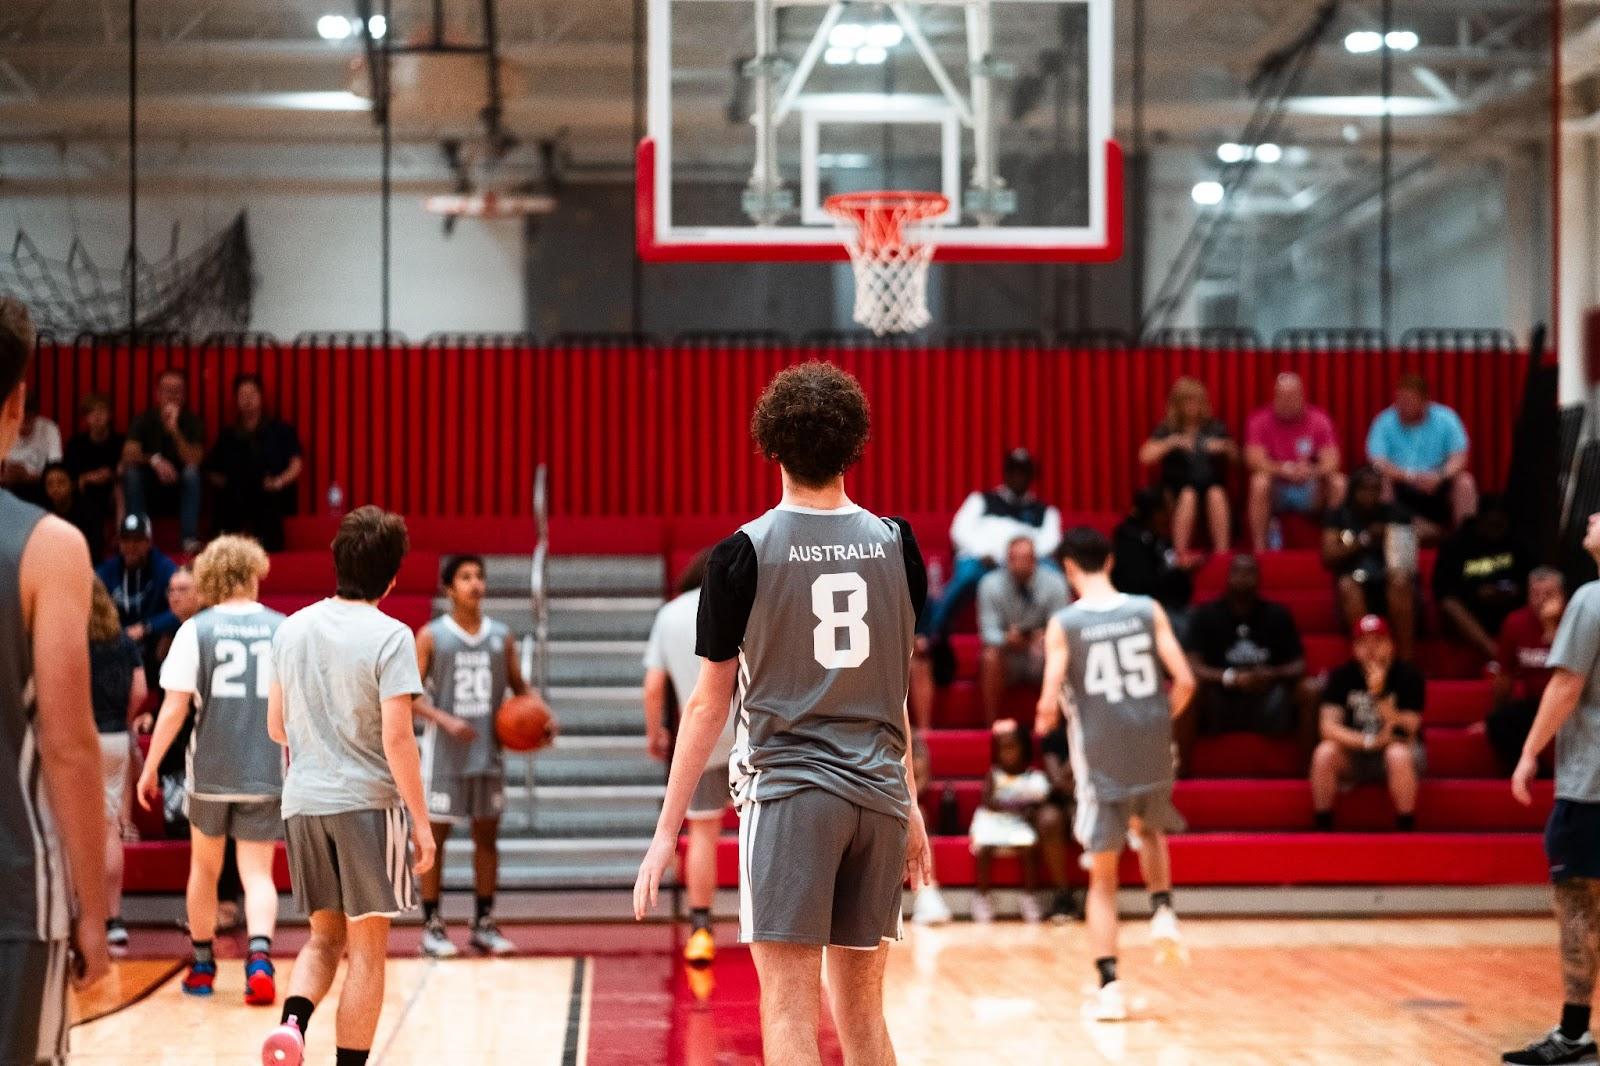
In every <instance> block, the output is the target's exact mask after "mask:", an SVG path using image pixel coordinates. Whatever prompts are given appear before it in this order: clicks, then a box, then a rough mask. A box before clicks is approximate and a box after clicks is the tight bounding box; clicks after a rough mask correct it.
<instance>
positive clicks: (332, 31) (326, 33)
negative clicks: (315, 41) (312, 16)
mask: <svg viewBox="0 0 1600 1066" xmlns="http://www.w3.org/2000/svg"><path fill="white" fill-rule="evenodd" d="M354 32H355V27H353V26H351V25H350V20H349V19H347V18H345V17H344V16H343V15H323V16H322V17H321V18H319V19H318V20H317V36H318V37H321V38H322V39H323V40H324V41H342V40H344V39H345V38H346V37H348V36H350V35H351V34H352V33H354Z"/></svg>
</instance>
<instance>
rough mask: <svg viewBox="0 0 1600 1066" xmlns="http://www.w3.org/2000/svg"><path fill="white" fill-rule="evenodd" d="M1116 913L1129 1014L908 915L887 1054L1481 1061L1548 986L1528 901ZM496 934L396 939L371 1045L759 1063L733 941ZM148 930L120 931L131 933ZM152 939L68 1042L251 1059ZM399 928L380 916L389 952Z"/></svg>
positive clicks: (1059, 967)
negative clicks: (1289, 913) (1172, 952)
mask: <svg viewBox="0 0 1600 1066" xmlns="http://www.w3.org/2000/svg"><path fill="white" fill-rule="evenodd" d="M1124 930H1125V931H1124V938H1123V941H1124V942H1123V963H1122V976H1123V978H1124V980H1125V983H1126V984H1127V986H1128V990H1129V993H1130V1001H1131V1004H1132V1007H1133V1013H1134V1017H1133V1019H1132V1020H1131V1021H1128V1022H1126V1023H1121V1024H1096V1023H1093V1022H1089V1021H1087V1020H1085V1018H1084V1017H1083V1014H1082V1004H1083V1002H1084V996H1085V994H1086V993H1087V992H1088V991H1089V990H1090V988H1091V987H1092V984H1093V981H1092V968H1091V966H1090V963H1089V958H1088V949H1087V945H1086V943H1085V939H1084V933H1083V928H1082V926H1079V925H1072V926H1068V927H1063V928H1052V927H1044V928H1027V927H1024V926H1021V925H1018V924H1015V923H998V924H996V925H993V926H989V927H979V926H973V925H970V924H966V923H961V924H957V925H953V926H949V927H946V928H942V929H909V928H908V932H907V939H906V942H905V943H903V944H901V945H898V946H897V947H895V948H894V949H893V955H892V958H891V962H890V972H889V989H888V997H887V1006H888V1014H889V1025H890V1029H891V1030H892V1032H893V1033H894V1037H895V1042H896V1047H897V1050H898V1052H899V1057H900V1061H901V1062H902V1063H904V1064H908V1066H915V1064H926V1066H946V1064H968V1063H999V1062H1026V1063H1041V1064H1043V1063H1049V1064H1056V1063H1061V1064H1080V1063H1081V1064H1102V1063H1125V1064H1130V1066H1132V1064H1140V1066H1143V1064H1149V1066H1199V1064H1201V1063H1206V1064H1226V1066H1256V1064H1263V1066H1264V1064H1267V1063H1271V1064H1274V1066H1282V1064H1289V1063H1297V1064H1306V1066H1333V1064H1340V1066H1343V1064H1352V1066H1353V1064H1357V1063H1360V1064H1368V1063H1380V1062H1381V1063H1405V1064H1407V1066H1413V1064H1424V1063H1426V1064H1439V1066H1459V1064H1463V1063H1475V1062H1492V1061H1497V1059H1498V1053H1499V1052H1500V1051H1502V1050H1504V1049H1505V1048H1507V1047H1511V1046H1513V1045H1520V1044H1521V1043H1523V1042H1525V1041H1526V1040H1528V1039H1529V1038H1531V1037H1533V1036H1535V1035H1537V1034H1539V1033H1541V1032H1543V1031H1544V1030H1545V1029H1546V1028H1548V1027H1549V1026H1550V1025H1551V1024H1552V1023H1553V1020H1554V1016H1555V1011H1556V1009H1557V1005H1558V1003H1559V999H1560V989H1559V981H1558V976H1557V960H1556V952H1555V931H1554V926H1553V923H1552V922H1551V921H1549V920H1543V919H1529V918H1461V919H1440V918H1428V919H1400V920H1378V921H1362V920H1351V919H1338V920H1329V921H1316V920H1268V919H1259V918H1252V919H1248V920H1234V919H1207V920H1198V919H1197V920H1191V921H1189V922H1187V923H1186V931H1187V935H1188V941H1189V947H1190V957H1189V959H1188V961H1187V962H1185V963H1180V964H1173V965H1169V966H1161V965H1157V964H1156V963H1155V961H1154V959H1153V957H1152V954H1151V952H1150V950H1149V947H1148V945H1147V942H1146V938H1145V936H1144V927H1143V923H1140V922H1131V921H1130V922H1128V923H1126V924H1125V926H1124ZM459 932H460V931H459V930H458V934H459ZM508 932H509V933H510V935H511V936H512V937H513V938H514V939H515V940H516V941H517V942H518V945H519V947H521V948H523V949H524V950H525V951H527V952H529V953H530V955H529V956H527V957H522V958H516V959H509V960H481V959H470V958H463V959H460V960H451V961H447V962H431V961H426V960H421V959H417V958H415V957H405V956H402V957H397V958H396V959H395V960H394V962H393V963H392V965H391V967H390V970H389V983H388V1000H387V1003H386V1005H385V1008H384V1017H383V1022H382V1025H381V1027H380V1029H379V1032H378V1039H377V1042H376V1045H375V1049H374V1054H373V1059H372V1061H373V1063H374V1066H423V1064H428V1066H436V1064H445V1066H454V1064H462V1066H466V1064H473V1066H476V1064H480V1063H508V1064H509V1063H516V1064H519V1066H522V1064H526V1066H544V1064H549V1066H624V1064H626V1066H640V1064H650V1063H663V1064H671V1066H702V1064H703V1066H746V1064H755V1063H759V1062H760V1061H761V1058H760V1032H759V1028H758V1021H757V1014H756V981H755V972H754V968H753V966H752V965H751V962H750V957H749V954H748V952H746V951H744V950H742V949H739V948H738V947H737V946H733V945H731V944H729V945H727V946H725V947H724V948H723V950H722V952H721V954H720V955H719V957H718V960H717V962H716V964H715V965H714V966H713V967H711V968H710V969H709V970H707V971H689V970H688V969H687V968H686V967H684V966H683V965H682V964H681V963H680V962H678V961H677V958H676V946H677V942H676V937H677V936H679V935H681V929H678V930H675V929H673V928H672V927H669V926H666V925H653V926H646V927H636V926H548V925H546V926H523V927H520V928H515V929H510V930H508ZM719 934H721V935H722V936H723V938H724V940H731V939H732V930H730V929H719ZM300 936H301V934H300V933H299V932H297V931H294V930H287V931H285V935H284V937H283V938H282V940H281V941H280V943H279V945H278V949H279V950H280V951H281V952H283V953H284V955H285V957H284V959H283V960H282V961H281V962H280V964H279V977H280V984H279V988H280V991H281V990H282V988H283V987H284V979H285V978H286V977H287V974H288V972H289V970H290V969H291V968H292V966H293V963H292V961H291V960H290V957H289V956H290V955H291V954H292V951H293V949H294V948H295V947H296V946H298V940H299V937H300ZM149 938H150V936H149V935H148V934H147V936H146V937H144V938H141V937H140V934H139V932H138V931H136V933H135V947H136V949H137V948H139V946H140V942H141V939H145V940H148V939H149ZM461 938H462V939H464V937H461ZM157 943H158V946H159V947H160V948H162V949H164V950H166V951H167V954H166V957H164V958H146V959H143V960H139V961H125V962H123V963H121V964H119V970H118V974H117V983H116V984H114V985H108V986H107V987H106V988H103V989H101V990H100V992H99V994H98V995H97V996H96V997H94V999H93V1001H92V1002H84V1003H81V1004H78V1005H77V1007H78V1013H79V1016H81V1017H84V1018H87V1019H90V1020H86V1021H84V1022H82V1023H81V1024H80V1025H78V1027H77V1028H75V1029H74V1031H73V1051H74V1054H73V1059H72V1061H73V1062H74V1063H79V1064H83V1066H99V1064H109V1063H123V1062H129V1061H139V1062H142V1063H145V1064H148V1066H189V1064H202V1063H204V1064H218V1066H234V1064H239V1066H245V1064H250V1066H253V1064H254V1063H256V1062H258V1061H259V1059H258V1058H257V1053H256V1047H257V1046H258V1041H259V1040H260V1037H261V1034H262V1032H263V1031H264V1030H265V1029H266V1028H267V1027H268V1026H269V1025H270V1024H271V1023H273V1022H275V1021H276V1018H277V1013H276V1011H275V1010H271V1011H269V1010H264V1009H258V1008H250V1007H246V1006H244V1005H243V1003H242V1000H241V998H240V997H241V995H242V983H243V981H242V976H241V972H240V963H239V961H238V953H237V951H233V952H231V953H230V954H231V956H232V957H224V958H223V960H222V966H221V973H220V976H219V980H218V982H217V994H216V996H215V997H214V998H213V999H212V1000H210V1001H205V1000H194V999H190V998H187V997H185V996H184V995H183V994H182V993H181V992H180V991H179V989H178V978H177V975H176V971H175V957H174V956H175V954H176V952H177V951H178V950H180V945H181V943H182V941H181V940H179V939H178V938H176V937H174V936H172V935H171V934H165V935H164V936H159V937H158V940H157ZM414 943H415V935H414V933H412V932H409V931H407V930H401V931H398V932H397V934H396V950H397V951H407V950H410V948H411V946H412V945H414ZM532 953H536V954H532ZM220 954H222V952H221V951H219V955H220ZM337 991H338V986H337V985H335V992H334V996H335V998H336V997H337ZM333 1007H334V1003H333V1002H332V1001H330V1002H329V1003H327V1004H326V1005H324V1006H323V1007H322V1008H320V1009H319V1010H318V1013H317V1017H316V1019H315V1021H314V1023H313V1025H312V1027H311V1040H310V1047H311V1052H312V1053H311V1056H310V1060H309V1061H310V1062H312V1063H315V1064H318V1066H320V1064H322V1063H324V1062H332V1058H333V1031H332V1030H333V1024H332V1023H333V1015H334V1009H333ZM108 1011H109V1012H110V1013H106V1012H108ZM97 1016H98V1017H97ZM824 1044H825V1050H826V1055H825V1061H828V1062H832V1063H837V1062H839V1061H840V1058H839V1055H838V1050H837V1044H836V1042H835V1041H834V1040H833V1038H832V1035H831V1033H826V1034H825V1037H824Z"/></svg>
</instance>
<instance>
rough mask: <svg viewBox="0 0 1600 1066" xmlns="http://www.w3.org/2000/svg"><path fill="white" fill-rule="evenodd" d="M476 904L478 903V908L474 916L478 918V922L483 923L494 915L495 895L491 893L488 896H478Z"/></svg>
mask: <svg viewBox="0 0 1600 1066" xmlns="http://www.w3.org/2000/svg"><path fill="white" fill-rule="evenodd" d="M475 902H476V907H475V909H474V910H473V914H474V916H475V917H476V918H477V920H478V921H480V922H481V921H483V920H484V919H485V918H487V917H489V915H491V914H493V913H494V894H493V893H490V894H489V895H487V896H478V897H477V898H476V901H475Z"/></svg>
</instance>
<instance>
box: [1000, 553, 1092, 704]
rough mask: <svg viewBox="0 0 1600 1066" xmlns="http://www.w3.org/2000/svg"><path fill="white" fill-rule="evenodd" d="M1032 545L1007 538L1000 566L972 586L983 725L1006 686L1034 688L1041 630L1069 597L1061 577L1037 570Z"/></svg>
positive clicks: (1040, 664) (1040, 675)
mask: <svg viewBox="0 0 1600 1066" xmlns="http://www.w3.org/2000/svg"><path fill="white" fill-rule="evenodd" d="M1033 545H1034V541H1033V538H1032V537H1027V536H1021V537H1016V538H1015V539H1013V540H1012V541H1011V544H1010V546H1009V547H1008V548H1007V549H1006V565H1005V566H1004V567H1002V568H1001V569H998V570H991V571H989V573H987V574H985V575H984V576H983V580H982V581H980V582H978V634H979V636H981V637H982V638H983V658H982V659H981V660H980V661H979V663H978V690H979V692H980V693H981V694H982V697H983V713H984V717H985V720H986V721H987V722H988V724H989V725H993V724H994V721H995V719H996V718H998V717H999V716H1000V704H1001V701H1002V700H1003V699H1004V697H1005V691H1006V688H1007V687H1008V686H1011V685H1026V686H1028V687H1030V688H1033V689H1037V688H1038V687H1039V683H1040V682H1041V681H1042V680H1043V679H1044V627H1045V626H1046V625H1047V624H1048V623H1049V621H1050V618H1051V616H1052V615H1054V614H1055V613H1056V612H1057V611H1059V610H1061V608H1063V607H1065V606H1066V605H1067V602H1068V600H1069V599H1070V596H1069V595H1068V593H1067V579H1066V578H1064V577H1062V576H1061V573H1060V571H1058V570H1054V569H1051V568H1050V567H1042V566H1040V565H1039V559H1038V557H1037V556H1036V555H1035V554H1034V547H1033ZM1030 702H1031V701H1030Z"/></svg>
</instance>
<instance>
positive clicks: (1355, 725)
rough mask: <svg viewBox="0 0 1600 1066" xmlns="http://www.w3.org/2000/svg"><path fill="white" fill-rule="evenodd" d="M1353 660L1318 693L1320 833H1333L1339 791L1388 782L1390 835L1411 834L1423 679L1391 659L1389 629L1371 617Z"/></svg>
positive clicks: (1357, 638) (1358, 632)
mask: <svg viewBox="0 0 1600 1066" xmlns="http://www.w3.org/2000/svg"><path fill="white" fill-rule="evenodd" d="M1351 651H1352V658H1351V659H1350V661H1349V662H1347V663H1345V664H1344V665H1343V666H1340V667H1338V668H1337V669H1335V670H1334V671H1333V673H1331V674H1329V675H1328V683H1327V685H1326V686H1325V687H1324V688H1323V690H1322V714H1321V726H1322V742H1321V743H1319V744H1318V745H1317V749H1316V751H1315V752H1314V753H1312V756H1311V803H1312V806H1313V808H1314V809H1315V811H1316V826H1317V828H1318V829H1323V830H1327V829H1332V828H1333V801H1334V799H1335V797H1336V796H1337V795H1338V791H1339V786H1340V785H1341V784H1357V785H1361V784H1376V783H1378V782H1380V781H1387V782H1388V786H1389V795H1390V797H1391V798H1392V799H1393V800H1394V810H1395V828H1397V829H1400V830H1402V831H1409V830H1411V829H1414V828H1416V809H1417V787H1418V781H1419V779H1420V778H1421V777H1422V769H1423V763H1424V759H1423V749H1422V709H1423V702H1424V700H1425V697H1426V692H1427V685H1426V683H1425V682H1424V681H1423V678H1422V673H1421V672H1420V671H1419V670H1417V668H1416V667H1414V666H1412V665H1411V664H1410V663H1408V662H1405V661H1404V660H1402V659H1399V658H1397V657H1396V656H1395V646H1394V640H1393V639H1392V638H1391V637H1390V635H1389V624H1388V623H1387V622H1385V621H1384V620H1383V619H1382V618H1380V617H1379V616H1378V615H1375V614H1369V615H1367V616H1366V617H1364V618H1362V619H1361V621H1359V622H1357V623H1356V627H1355V633H1354V635H1353V637H1352V649H1351Z"/></svg>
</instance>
